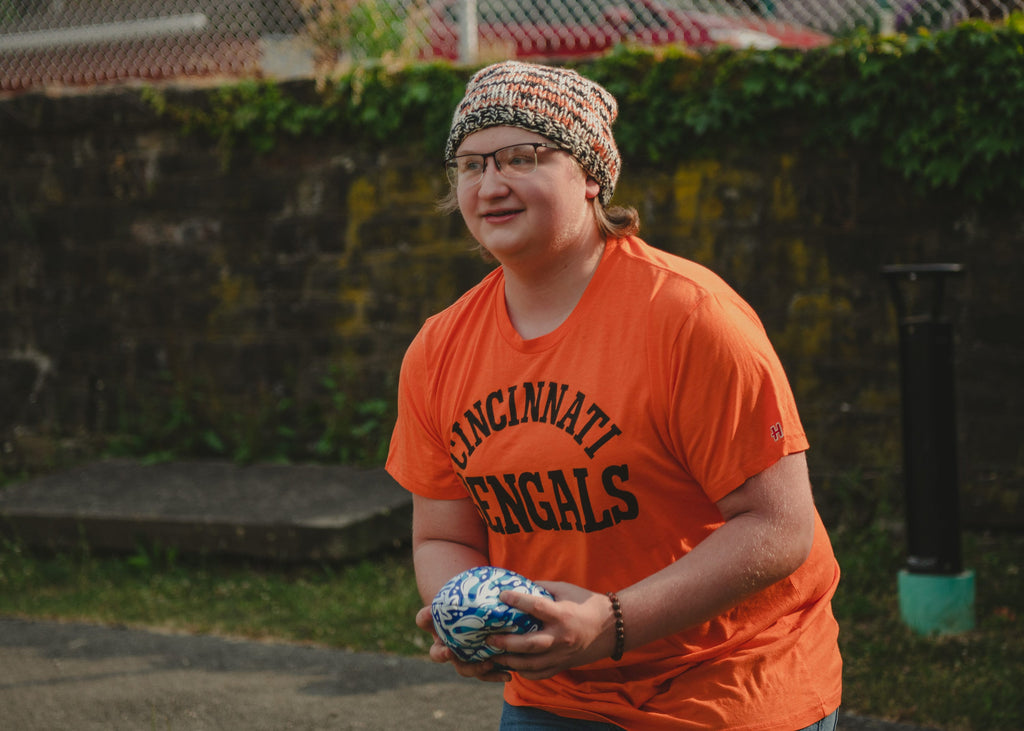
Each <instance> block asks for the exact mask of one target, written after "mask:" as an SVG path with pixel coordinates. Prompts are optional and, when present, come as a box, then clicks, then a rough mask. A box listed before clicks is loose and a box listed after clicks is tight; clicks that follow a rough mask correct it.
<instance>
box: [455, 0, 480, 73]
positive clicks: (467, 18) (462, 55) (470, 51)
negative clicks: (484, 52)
mask: <svg viewBox="0 0 1024 731" xmlns="http://www.w3.org/2000/svg"><path fill="white" fill-rule="evenodd" d="M476 11H477V8H476V0H459V5H458V13H459V16H458V17H459V61H460V62H461V63H464V64H472V63H476V59H477V55H478V53H479V43H480V40H479V38H478V36H477V15H476Z"/></svg>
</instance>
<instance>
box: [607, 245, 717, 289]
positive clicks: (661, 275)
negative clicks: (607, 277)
mask: <svg viewBox="0 0 1024 731" xmlns="http://www.w3.org/2000/svg"><path fill="white" fill-rule="evenodd" d="M617 246H618V249H619V251H620V253H621V255H622V268H623V270H624V273H625V274H626V276H628V277H630V278H638V279H641V280H647V284H646V285H645V286H651V287H654V288H655V289H653V290H652V291H656V292H657V293H658V295H659V298H662V297H668V298H677V297H685V298H688V299H694V300H700V299H703V298H704V297H706V296H708V295H728V296H732V295H733V294H735V293H734V291H733V289H732V288H731V287H730V286H729V285H728V284H727V283H726V282H725V280H724V279H722V278H721V277H720V276H719V275H718V274H716V273H715V272H713V271H711V270H710V269H708V268H707V267H706V266H704V265H703V264H700V263H698V262H695V261H693V260H691V259H687V258H685V257H682V256H679V255H678V254H673V253H671V252H669V251H665V250H664V249H659V248H657V247H655V246H652V245H650V244H648V243H647V242H645V241H644V240H643V239H640V238H638V237H635V236H631V237H629V238H625V239H620V240H619V241H618V242H617Z"/></svg>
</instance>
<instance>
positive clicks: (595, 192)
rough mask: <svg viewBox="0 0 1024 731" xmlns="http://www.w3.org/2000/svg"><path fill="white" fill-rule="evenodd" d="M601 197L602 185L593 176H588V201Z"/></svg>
mask: <svg viewBox="0 0 1024 731" xmlns="http://www.w3.org/2000/svg"><path fill="white" fill-rule="evenodd" d="M599 195H601V184H600V183H598V182H597V181H596V180H595V179H594V178H592V177H591V176H589V175H588V176H587V200H588V201H589V200H593V199H594V198H597V196H599Z"/></svg>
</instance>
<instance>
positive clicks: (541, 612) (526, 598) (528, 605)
mask: <svg viewBox="0 0 1024 731" xmlns="http://www.w3.org/2000/svg"><path fill="white" fill-rule="evenodd" d="M498 599H499V600H500V601H502V602H504V603H505V604H508V605H509V606H510V607H515V608H516V609H518V610H519V611H521V612H526V613H527V614H529V615H532V616H534V617H536V618H537V619H539V620H541V621H543V620H544V619H550V618H552V617H553V616H554V615H553V614H552V613H551V610H552V609H553V608H554V605H555V602H553V601H551V600H550V599H548V598H547V597H542V596H534V595H533V594H524V593H522V592H519V591H503V592H501V594H499V595H498Z"/></svg>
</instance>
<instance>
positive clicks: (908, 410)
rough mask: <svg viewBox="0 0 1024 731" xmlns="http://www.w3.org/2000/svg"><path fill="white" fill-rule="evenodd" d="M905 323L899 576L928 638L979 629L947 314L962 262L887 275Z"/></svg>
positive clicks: (887, 270)
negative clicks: (965, 537)
mask: <svg viewBox="0 0 1024 731" xmlns="http://www.w3.org/2000/svg"><path fill="white" fill-rule="evenodd" d="M882 273H883V274H884V275H885V277H886V278H887V279H888V281H889V285H890V288H891V293H892V297H893V300H894V303H895V305H896V313H897V316H898V318H899V334H900V384H901V389H900V390H901V395H902V404H903V471H904V488H905V494H906V526H907V564H906V568H905V569H904V570H903V571H901V572H900V577H899V587H900V608H901V612H902V614H903V618H904V620H905V621H906V622H907V623H908V624H909V625H910V626H911V627H912V628H913V629H915V630H918V631H920V632H922V633H931V632H959V631H964V630H966V629H970V628H971V627H973V614H974V608H973V606H974V574H973V572H966V573H965V572H964V571H963V563H962V554H961V536H960V505H959V490H958V464H957V444H956V441H957V439H956V403H955V383H954V369H953V351H954V346H953V325H952V323H951V322H950V321H949V319H948V318H947V317H946V316H945V314H944V313H943V298H944V294H945V287H946V280H947V279H948V278H949V277H951V276H954V275H959V274H962V273H963V267H962V266H961V265H960V264H918V265H895V266H887V267H884V268H883V269H882Z"/></svg>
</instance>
